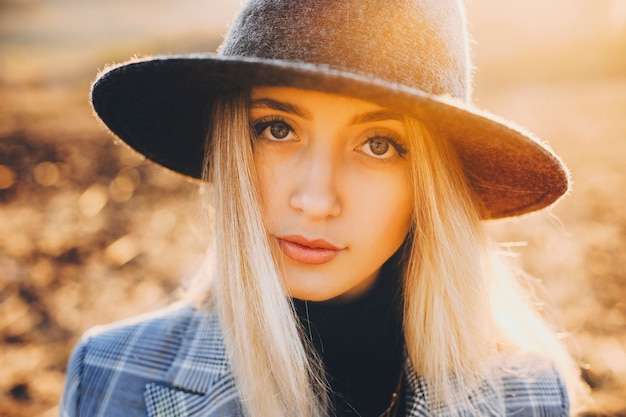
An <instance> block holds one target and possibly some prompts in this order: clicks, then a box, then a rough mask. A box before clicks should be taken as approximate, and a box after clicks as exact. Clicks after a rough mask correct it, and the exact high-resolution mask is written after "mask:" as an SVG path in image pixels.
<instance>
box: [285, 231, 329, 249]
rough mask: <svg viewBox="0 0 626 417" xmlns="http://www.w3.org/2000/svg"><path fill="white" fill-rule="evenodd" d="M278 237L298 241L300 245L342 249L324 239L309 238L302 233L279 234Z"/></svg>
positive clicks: (312, 247) (313, 247)
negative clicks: (301, 234)
mask: <svg viewBox="0 0 626 417" xmlns="http://www.w3.org/2000/svg"><path fill="white" fill-rule="evenodd" d="M278 239H280V240H286V241H287V242H293V243H297V244H298V245H302V246H306V247H308V248H311V249H328V250H341V248H339V247H337V246H335V245H333V244H332V243H329V242H327V241H325V240H324V239H315V240H309V239H307V238H305V237H304V236H300V235H289V236H278Z"/></svg>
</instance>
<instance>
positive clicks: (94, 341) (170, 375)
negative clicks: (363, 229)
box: [60, 303, 569, 417]
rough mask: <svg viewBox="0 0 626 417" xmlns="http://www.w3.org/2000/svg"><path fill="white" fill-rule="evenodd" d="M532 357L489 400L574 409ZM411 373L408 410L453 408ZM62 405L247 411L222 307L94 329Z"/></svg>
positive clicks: (231, 416)
mask: <svg viewBox="0 0 626 417" xmlns="http://www.w3.org/2000/svg"><path fill="white" fill-rule="evenodd" d="M530 363H531V366H527V364H525V365H524V367H523V372H515V368H516V367H517V368H519V366H518V365H519V363H517V364H516V365H507V367H506V369H503V371H502V389H503V390H504V395H503V396H501V395H496V393H494V392H487V398H491V399H493V404H490V405H491V406H497V405H498V404H501V403H500V402H499V401H500V400H498V398H504V404H503V406H504V408H503V410H504V412H503V414H505V415H507V416H514V417H549V416H555V417H556V416H558V417H565V416H567V415H568V414H569V403H568V399H567V394H566V391H565V388H564V386H563V383H562V381H561V379H560V378H559V376H558V374H557V373H556V372H555V371H554V369H553V367H552V366H551V365H550V364H545V363H544V362H541V361H538V360H533V361H532V362H530ZM405 375H406V379H407V381H406V382H407V383H406V384H404V385H405V387H406V388H405V389H406V392H405V398H406V410H405V415H406V416H411V417H426V416H430V415H438V416H447V415H450V410H449V409H447V407H446V406H443V407H442V408H439V409H437V410H434V409H433V407H432V405H431V404H430V402H429V394H428V387H427V386H426V384H425V383H424V381H423V380H422V378H420V377H419V376H418V375H417V374H416V373H415V372H414V371H413V369H412V368H411V365H410V363H409V361H408V360H407V362H406V368H405ZM479 408H480V409H482V410H485V411H484V415H493V414H492V413H490V412H489V411H488V410H487V408H486V407H484V405H483V406H480V407H479ZM60 410H61V417H74V416H80V417H103V416H107V417H116V416H121V417H134V416H137V417H139V416H142V417H145V416H149V417H182V416H185V417H200V416H202V417H211V416H224V417H235V416H242V415H243V413H242V409H241V401H240V398H239V395H238V392H237V388H236V386H235V382H234V379H233V375H232V373H231V369H230V367H229V364H228V359H227V356H226V352H225V349H224V344H223V340H222V333H221V330H220V326H219V323H218V320H217V317H216V314H215V313H214V312H211V311H200V310H197V309H195V308H193V307H191V306H189V305H186V304H181V303H179V304H175V305H173V306H171V307H168V308H166V309H163V310H160V311H157V312H156V313H153V314H150V315H147V316H142V317H139V318H135V319H132V320H131V321H124V322H120V323H117V324H113V325H107V326H101V327H96V328H94V329H92V330H90V331H89V332H87V333H86V334H85V335H84V336H83V338H82V339H81V341H80V342H79V343H78V345H77V346H76V347H75V348H74V351H73V353H72V356H71V358H70V361H69V365H68V373H67V379H66V387H65V393H64V396H63V399H62V403H61V407H60ZM481 414H482V413H481ZM463 415H465V416H469V414H468V413H465V414H463Z"/></svg>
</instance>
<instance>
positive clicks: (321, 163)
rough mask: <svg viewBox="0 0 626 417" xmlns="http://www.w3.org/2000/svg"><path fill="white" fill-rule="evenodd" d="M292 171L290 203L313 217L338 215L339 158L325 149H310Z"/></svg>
mask: <svg viewBox="0 0 626 417" xmlns="http://www.w3.org/2000/svg"><path fill="white" fill-rule="evenodd" d="M296 171H297V172H294V173H293V175H294V179H295V181H296V186H295V187H294V191H293V193H292V194H291V196H290V201H289V203H290V205H291V207H292V208H294V209H295V210H298V211H301V212H302V213H303V214H304V215H306V216H308V217H311V218H315V219H321V218H328V217H337V216H338V215H339V214H340V213H341V201H340V198H339V194H338V192H337V191H338V189H337V184H338V179H339V178H338V175H339V174H340V172H341V169H340V167H339V164H338V161H337V160H336V159H335V158H334V157H333V155H332V152H331V151H328V150H323V149H322V150H320V149H309V150H308V151H307V152H306V154H305V157H304V158H303V159H302V163H301V164H299V166H298V167H297V169H296Z"/></svg>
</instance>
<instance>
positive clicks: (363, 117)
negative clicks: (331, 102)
mask: <svg viewBox="0 0 626 417" xmlns="http://www.w3.org/2000/svg"><path fill="white" fill-rule="evenodd" d="M385 120H395V121H398V122H404V120H405V117H404V114H402V113H398V112H394V111H390V110H375V111H372V112H367V113H362V114H358V115H356V116H355V117H354V118H353V119H352V120H351V121H350V124H351V125H358V124H363V123H370V122H381V121H385Z"/></svg>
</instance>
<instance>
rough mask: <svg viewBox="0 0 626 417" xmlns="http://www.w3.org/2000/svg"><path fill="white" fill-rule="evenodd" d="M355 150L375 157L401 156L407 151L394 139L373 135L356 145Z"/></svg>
mask: <svg viewBox="0 0 626 417" xmlns="http://www.w3.org/2000/svg"><path fill="white" fill-rule="evenodd" d="M357 150H359V151H361V152H363V153H364V154H366V155H368V156H371V157H373V158H377V159H387V158H392V157H394V156H402V155H404V154H405V153H406V152H407V151H406V149H405V148H404V147H403V146H402V145H400V144H399V143H398V142H397V141H396V140H394V139H392V138H389V137H386V136H373V137H370V138H368V139H367V140H366V141H365V142H363V143H362V144H361V145H359V146H358V147H357Z"/></svg>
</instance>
